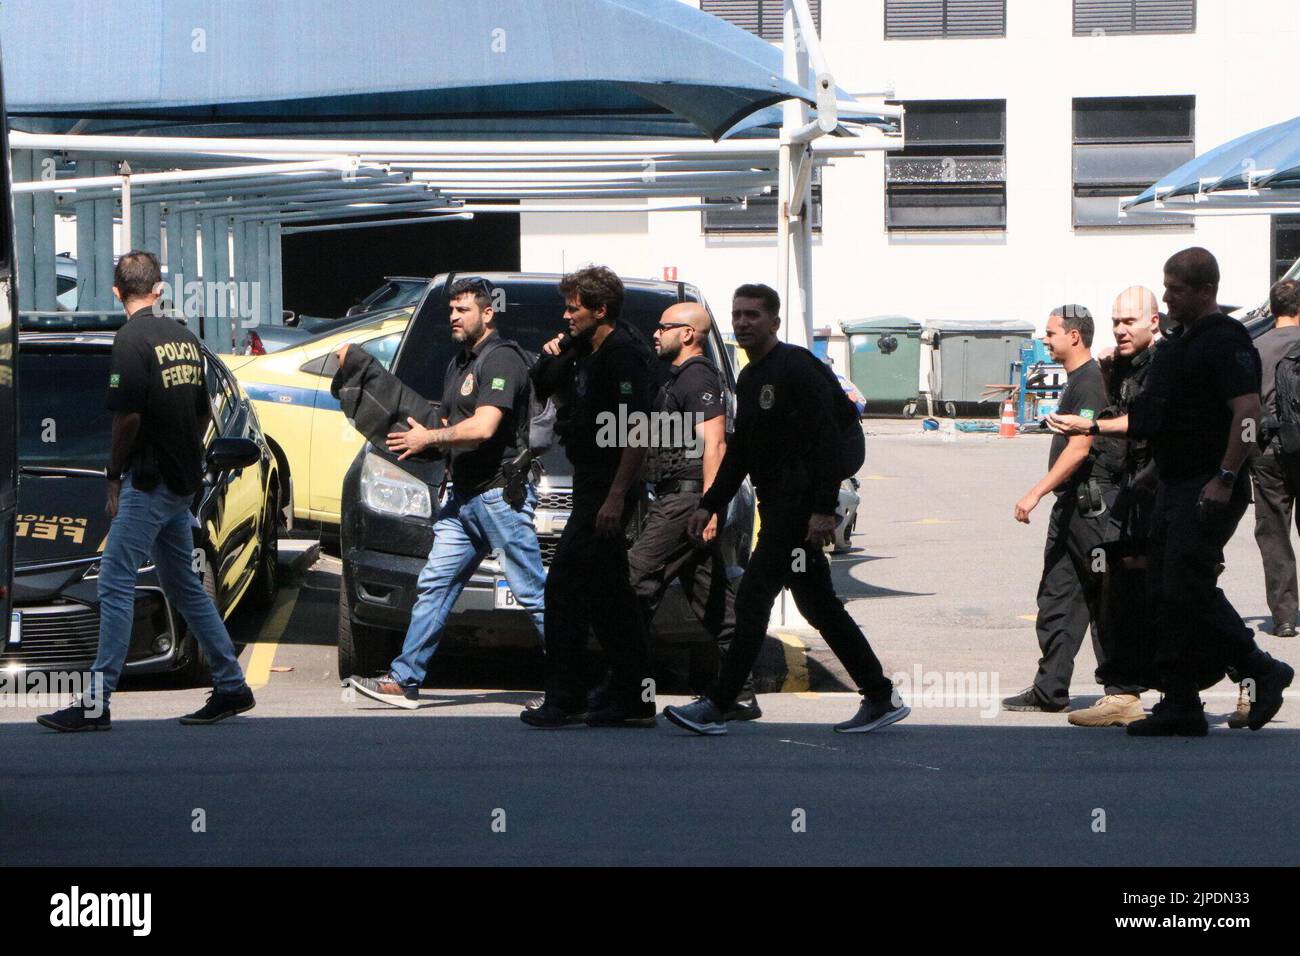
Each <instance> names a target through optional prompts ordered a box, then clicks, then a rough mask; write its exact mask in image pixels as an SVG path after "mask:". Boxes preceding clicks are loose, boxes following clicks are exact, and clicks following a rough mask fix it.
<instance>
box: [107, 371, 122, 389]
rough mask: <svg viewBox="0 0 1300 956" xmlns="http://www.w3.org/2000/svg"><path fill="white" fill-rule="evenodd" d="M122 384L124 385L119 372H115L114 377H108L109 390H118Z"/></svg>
mask: <svg viewBox="0 0 1300 956" xmlns="http://www.w3.org/2000/svg"><path fill="white" fill-rule="evenodd" d="M121 384H122V376H121V375H119V374H118V373H117V372H114V373H113V374H112V375H110V376H109V377H108V387H109V388H117V387H118V386H119V385H121Z"/></svg>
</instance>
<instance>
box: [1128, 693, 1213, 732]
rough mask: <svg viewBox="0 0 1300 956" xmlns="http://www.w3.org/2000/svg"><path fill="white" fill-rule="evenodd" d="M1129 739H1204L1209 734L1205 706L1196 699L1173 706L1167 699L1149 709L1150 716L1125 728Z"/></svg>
mask: <svg viewBox="0 0 1300 956" xmlns="http://www.w3.org/2000/svg"><path fill="white" fill-rule="evenodd" d="M1125 730H1126V732H1127V733H1128V735H1129V736H1130V737H1204V736H1205V735H1206V734H1208V733H1209V732H1210V724H1209V722H1208V721H1207V720H1206V719H1205V705H1204V704H1202V703H1201V701H1200V699H1199V698H1198V699H1197V700H1196V702H1195V703H1192V702H1191V701H1188V702H1186V703H1184V704H1175V703H1174V702H1172V701H1171V700H1170V699H1169V698H1168V697H1166V698H1164V699H1163V700H1161V701H1160V703H1158V704H1156V705H1155V706H1154V707H1152V708H1151V715H1150V716H1149V717H1146V718H1143V719H1142V720H1135V721H1133V723H1131V724H1129V725H1128V727H1126V728H1125Z"/></svg>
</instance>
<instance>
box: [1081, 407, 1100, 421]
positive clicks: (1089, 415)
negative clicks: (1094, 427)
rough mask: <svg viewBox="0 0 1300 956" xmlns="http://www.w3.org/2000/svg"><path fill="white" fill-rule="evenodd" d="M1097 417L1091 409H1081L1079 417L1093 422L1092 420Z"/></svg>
mask: <svg viewBox="0 0 1300 956" xmlns="http://www.w3.org/2000/svg"><path fill="white" fill-rule="evenodd" d="M1096 415H1097V413H1096V412H1094V411H1093V410H1092V409H1091V408H1081V409H1079V417H1080V418H1086V419H1088V421H1092V419H1093V418H1095V417H1096Z"/></svg>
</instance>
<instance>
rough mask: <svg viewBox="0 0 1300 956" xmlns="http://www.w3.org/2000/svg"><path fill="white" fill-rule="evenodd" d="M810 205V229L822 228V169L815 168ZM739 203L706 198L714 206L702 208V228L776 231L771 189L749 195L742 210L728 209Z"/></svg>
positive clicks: (732, 230) (714, 230)
mask: <svg viewBox="0 0 1300 956" xmlns="http://www.w3.org/2000/svg"><path fill="white" fill-rule="evenodd" d="M812 177H813V178H812V189H811V196H810V197H809V204H810V205H811V206H812V217H813V218H812V223H813V232H821V229H822V171H821V170H820V169H814V170H813V174H812ZM739 202H740V199H739V198H734V199H706V200H704V204H705V205H706V206H717V207H719V208H717V209H705V210H704V213H703V219H704V231H705V232H706V233H709V234H713V235H717V234H720V233H736V232H776V208H777V205H776V204H777V197H776V193H775V192H773V193H771V194H770V195H767V196H750V197H749V202H748V203H747V204H746V207H745V208H744V209H727V208H726V207H727V206H734V205H736V204H737V203H739Z"/></svg>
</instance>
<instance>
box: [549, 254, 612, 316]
mask: <svg viewBox="0 0 1300 956" xmlns="http://www.w3.org/2000/svg"><path fill="white" fill-rule="evenodd" d="M560 295H562V296H564V298H565V299H566V300H567V299H569V298H571V297H573V296H577V297H578V301H579V302H581V303H582V306H583V308H586V309H591V310H593V311H594V310H596V309H599V308H600V307H601V306H602V305H603V306H604V307H605V321H606V322H613V321H614V320H615V319H617V318H618V317H619V316H620V315H621V314H622V313H623V280H622V279H620V278H619V277H618V276H617V275H615V274H614V270H613V269H610V268H608V267H606V266H587V267H586V268H583V269H579V270H578V271H577V272H570V273H569V274H568V275H565V276H561V277H560Z"/></svg>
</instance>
